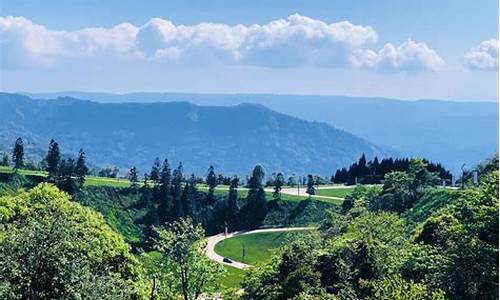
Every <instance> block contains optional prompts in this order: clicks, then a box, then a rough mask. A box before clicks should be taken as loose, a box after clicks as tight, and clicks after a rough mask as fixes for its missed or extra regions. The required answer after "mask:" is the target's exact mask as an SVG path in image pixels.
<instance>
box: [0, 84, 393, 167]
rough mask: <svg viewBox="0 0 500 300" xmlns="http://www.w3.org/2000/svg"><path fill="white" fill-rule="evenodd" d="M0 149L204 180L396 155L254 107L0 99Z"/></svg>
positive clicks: (323, 127) (325, 126) (316, 124)
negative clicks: (19, 146) (158, 165)
mask: <svg viewBox="0 0 500 300" xmlns="http://www.w3.org/2000/svg"><path fill="white" fill-rule="evenodd" d="M0 120H1V121H0V147H1V148H2V150H4V151H9V149H10V148H11V147H12V145H13V143H14V141H15V139H16V138H17V137H18V136H21V137H22V138H23V140H24V141H25V144H26V152H27V155H34V156H36V157H38V158H41V157H43V155H44V151H46V149H47V146H48V142H49V140H50V139H52V138H53V139H55V140H56V141H57V142H58V143H59V144H60V146H61V151H62V152H63V153H66V154H76V153H77V151H78V150H79V149H80V148H83V149H84V150H85V152H86V153H87V156H88V159H89V161H90V162H92V163H94V164H96V165H98V166H101V167H102V166H106V165H115V166H118V167H120V168H121V169H122V170H126V169H128V168H130V167H131V166H137V167H138V168H139V170H140V171H141V172H146V171H148V170H149V168H150V167H151V165H152V163H153V160H154V159H155V157H159V158H160V159H163V158H165V157H166V158H168V159H169V160H170V162H171V164H172V165H173V166H176V165H177V163H178V162H180V161H182V162H183V163H184V167H185V169H186V171H188V172H196V173H197V174H198V175H204V174H205V172H206V170H207V168H208V166H209V165H214V166H215V168H216V169H217V171H218V172H223V173H225V174H228V175H229V174H234V173H236V174H240V175H244V174H248V173H249V172H250V171H251V169H252V168H253V167H254V166H255V165H256V164H261V165H263V166H264V168H265V169H266V170H267V172H274V171H282V172H285V173H287V174H291V173H293V172H296V173H298V174H305V173H309V172H312V173H316V174H322V175H328V174H332V173H333V172H334V171H335V169H336V168H339V167H343V166H347V165H349V164H350V163H352V162H353V161H355V160H357V159H358V158H359V157H360V155H361V154H362V153H365V154H366V155H367V157H373V156H375V155H377V156H379V157H383V156H386V155H389V154H394V152H392V151H390V150H387V149H384V148H383V147H379V146H376V145H374V144H372V143H370V142H368V141H366V140H364V139H362V138H359V137H357V136H355V135H353V134H351V133H348V132H346V131H343V130H339V129H336V128H335V127H333V126H331V125H329V124H326V123H322V122H310V121H304V120H301V119H298V118H296V117H291V116H288V115H285V114H282V113H278V112H275V111H272V110H270V109H269V108H266V107H264V106H262V105H259V104H239V105H235V106H201V105H195V104H192V103H188V102H162V103H97V102H92V101H88V100H79V99H75V98H70V97H65V98H58V99H55V100H36V99H32V98H30V97H27V96H24V95H19V94H9V93H1V94H0Z"/></svg>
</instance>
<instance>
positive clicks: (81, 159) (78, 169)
mask: <svg viewBox="0 0 500 300" xmlns="http://www.w3.org/2000/svg"><path fill="white" fill-rule="evenodd" d="M88 171H89V169H88V168H87V165H86V164H85V152H83V149H80V151H79V152H78V159H77V160H76V166H75V176H76V182H77V184H78V187H79V188H82V187H83V184H84V183H85V176H86V175H87V173H88Z"/></svg>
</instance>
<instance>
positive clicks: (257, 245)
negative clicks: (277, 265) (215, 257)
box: [215, 231, 304, 265]
mask: <svg viewBox="0 0 500 300" xmlns="http://www.w3.org/2000/svg"><path fill="white" fill-rule="evenodd" d="M303 234H304V233H303V232H296V231H290V232H266V233H253V234H245V235H240V236H236V237H233V238H229V239H226V240H223V241H222V242H220V243H218V244H217V245H215V252H217V253H218V254H219V255H222V256H224V257H228V258H230V259H232V260H236V261H240V262H243V263H246V264H250V265H256V264H258V263H265V262H268V261H269V260H270V259H271V258H272V256H273V253H275V252H276V251H277V249H279V248H280V247H281V246H283V245H285V244H287V243H288V242H289V241H290V240H291V239H293V238H296V237H297V236H300V235H303ZM243 249H245V256H244V257H243V256H242V255H243Z"/></svg>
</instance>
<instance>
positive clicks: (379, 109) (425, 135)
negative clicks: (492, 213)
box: [31, 92, 499, 174]
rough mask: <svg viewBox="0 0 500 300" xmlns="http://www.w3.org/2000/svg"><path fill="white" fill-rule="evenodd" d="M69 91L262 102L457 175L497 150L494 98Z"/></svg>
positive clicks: (105, 96)
mask: <svg viewBox="0 0 500 300" xmlns="http://www.w3.org/2000/svg"><path fill="white" fill-rule="evenodd" d="M31 96H33V97H35V98H44V99H51V98H57V97H60V96H72V97H76V98H81V99H89V100H92V101H98V102H105V103H119V102H141V103H146V102H150V103H151V102H170V101H189V102H191V103H194V104H198V105H218V106H232V105H236V104H240V103H256V104H262V105H264V106H266V107H268V108H270V109H272V110H275V111H277V112H281V113H284V114H288V115H291V116H295V117H298V118H301V119H304V120H308V121H318V122H326V123H328V124H330V125H332V126H334V127H336V128H339V129H342V130H345V131H347V132H350V133H352V134H354V135H357V136H359V137H361V138H363V139H366V140H368V141H370V142H372V143H375V144H377V145H383V146H384V147H386V148H388V149H391V150H393V151H395V152H397V153H401V154H403V155H408V156H423V157H426V158H428V159H430V160H433V161H439V162H442V163H443V164H444V165H445V166H446V167H448V168H449V169H450V170H452V171H453V172H454V173H455V174H458V173H460V172H461V167H462V165H463V164H465V168H472V167H473V166H474V165H476V164H477V163H478V162H479V161H481V160H483V159H485V158H486V157H489V156H491V155H494V154H496V153H498V133H499V132H498V103H497V102H467V101H465V102H464V101H462V102H457V101H443V100H418V101H403V100H397V99H387V98H367V97H347V96H307V95H272V94H183V93H129V94H109V93H86V92H60V93H45V94H31Z"/></svg>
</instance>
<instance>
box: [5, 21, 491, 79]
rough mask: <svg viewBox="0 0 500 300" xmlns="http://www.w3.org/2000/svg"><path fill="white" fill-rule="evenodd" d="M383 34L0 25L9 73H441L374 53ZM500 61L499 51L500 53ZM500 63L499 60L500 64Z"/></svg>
mask: <svg viewBox="0 0 500 300" xmlns="http://www.w3.org/2000/svg"><path fill="white" fill-rule="evenodd" d="M377 40H378V34H377V32H376V31H375V30H374V29H373V28H372V27H370V26H362V25H355V24H352V23H350V22H348V21H344V22H337V23H331V24H328V23H325V22H323V21H320V20H315V19H312V18H308V17H306V16H301V15H298V14H295V15H291V16H289V17H288V18H286V19H280V20H275V21H272V22H270V23H268V24H263V25H259V24H254V25H250V26H244V25H236V26H229V25H226V24H216V23H200V24H197V25H191V26H185V25H176V24H174V23H172V22H171V21H168V20H163V19H159V18H153V19H151V20H149V21H148V22H147V23H146V24H144V25H142V26H135V25H132V24H129V23H122V24H119V25H116V26H114V27H112V28H85V29H82V30H77V31H57V30H51V29H48V28H46V27H44V26H43V25H39V24H34V23H33V22H31V21H30V20H28V19H25V18H23V17H1V18H0V44H1V49H2V65H3V66H4V67H21V66H41V67H50V66H54V65H58V64H64V63H65V62H68V61H71V62H73V61H86V62H106V61H109V60H116V59H128V60H134V61H139V62H149V63H167V64H169V63H171V64H195V65H200V64H223V65H228V64H229V65H231V64H244V65H253V66H261V67H269V68H283V67H285V68H288V67H300V66H314V67H323V68H336V67H338V68H349V67H354V68H367V69H388V70H405V71H437V70H439V68H440V67H441V66H442V65H443V63H444V62H443V60H442V59H441V58H440V57H439V55H438V54H437V53H436V52H435V51H434V50H432V49H431V48H430V47H429V46H428V45H427V44H425V43H422V42H420V43H419V42H415V41H412V40H408V41H406V42H405V43H403V44H402V45H400V46H397V47H396V46H393V45H392V44H390V43H388V44H386V45H385V46H384V47H383V48H382V49H381V50H378V51H377V50H373V49H371V47H373V45H374V44H375V43H376V42H377ZM497 58H498V47H497ZM497 60H498V59H497Z"/></svg>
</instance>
